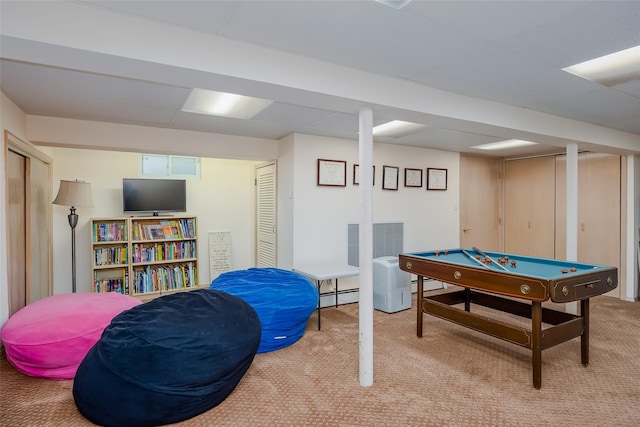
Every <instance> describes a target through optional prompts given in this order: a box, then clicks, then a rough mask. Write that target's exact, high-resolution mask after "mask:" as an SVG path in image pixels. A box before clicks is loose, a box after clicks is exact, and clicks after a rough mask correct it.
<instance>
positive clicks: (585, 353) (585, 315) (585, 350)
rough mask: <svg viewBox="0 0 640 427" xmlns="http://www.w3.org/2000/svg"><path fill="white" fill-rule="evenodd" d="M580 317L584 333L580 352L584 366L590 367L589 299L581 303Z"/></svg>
mask: <svg viewBox="0 0 640 427" xmlns="http://www.w3.org/2000/svg"><path fill="white" fill-rule="evenodd" d="M580 316H582V322H583V328H584V329H583V331H582V335H581V336H580V350H581V352H580V353H581V356H582V364H583V365H584V366H588V365H589V298H587V299H583V300H582V301H580Z"/></svg>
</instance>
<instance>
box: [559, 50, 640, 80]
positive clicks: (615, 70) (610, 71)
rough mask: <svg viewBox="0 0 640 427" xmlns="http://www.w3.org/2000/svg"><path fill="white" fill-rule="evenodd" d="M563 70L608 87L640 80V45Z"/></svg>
mask: <svg viewBox="0 0 640 427" xmlns="http://www.w3.org/2000/svg"><path fill="white" fill-rule="evenodd" d="M563 70H564V71H566V72H568V73H571V74H575V75H576V76H578V77H582V78H583V79H587V80H591V81H593V82H597V83H600V84H601V85H604V86H608V87H611V86H616V85H619V84H622V83H627V82H630V81H633V80H640V45H639V46H635V47H632V48H629V49H625V50H621V51H619V52H615V53H612V54H610V55H605V56H601V57H599V58H595V59H591V60H589V61H585V62H581V63H579V64H576V65H572V66H570V67H566V68H563Z"/></svg>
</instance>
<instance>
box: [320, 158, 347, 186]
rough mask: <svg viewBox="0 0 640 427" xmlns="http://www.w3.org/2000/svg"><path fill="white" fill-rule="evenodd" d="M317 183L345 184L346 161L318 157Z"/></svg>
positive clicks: (329, 184) (328, 184) (326, 184)
mask: <svg viewBox="0 0 640 427" xmlns="http://www.w3.org/2000/svg"><path fill="white" fill-rule="evenodd" d="M318 185H324V186H330V187H346V186H347V162H346V161H344V160H327V159H318Z"/></svg>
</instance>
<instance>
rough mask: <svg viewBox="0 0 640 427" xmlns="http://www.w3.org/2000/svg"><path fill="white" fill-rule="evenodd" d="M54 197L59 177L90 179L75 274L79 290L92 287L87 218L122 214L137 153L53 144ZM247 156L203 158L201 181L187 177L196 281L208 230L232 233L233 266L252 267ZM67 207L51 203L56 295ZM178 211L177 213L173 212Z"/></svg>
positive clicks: (66, 260)
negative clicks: (195, 244)
mask: <svg viewBox="0 0 640 427" xmlns="http://www.w3.org/2000/svg"><path fill="white" fill-rule="evenodd" d="M48 152H49V153H50V155H51V156H52V157H53V165H54V167H53V183H54V184H53V185H54V195H55V194H57V191H58V186H59V182H60V180H61V179H66V180H74V179H79V180H82V181H87V182H90V183H91V191H92V195H93V202H94V207H92V208H77V211H76V212H77V214H78V216H79V219H78V226H77V228H76V269H77V271H76V275H77V286H78V291H79V292H82V291H86V292H88V291H90V290H91V270H90V268H91V247H90V241H91V229H90V226H89V220H90V218H104V217H123V216H125V215H124V213H123V211H122V178H136V177H138V176H139V172H138V170H139V164H140V154H137V153H124V152H116V151H101V150H82V149H71V148H51V147H50V149H49V151H48ZM255 165H256V162H254V161H247V160H224V159H210V158H203V159H201V179H199V180H187V214H188V215H195V216H197V217H198V266H199V282H200V284H202V285H204V284H207V283H209V281H210V280H209V248H208V232H209V231H216V230H227V231H230V232H231V249H232V263H233V268H235V269H245V268H249V267H252V266H253V265H254V262H253V253H254V252H253V247H254V227H253V226H252V224H253V223H254V216H255V215H254V211H255V209H254V185H253V182H254V181H253V180H254V167H255ZM68 213H69V208H68V207H65V206H57V205H54V206H53V288H54V293H55V294H59V293H67V292H71V269H70V266H71V231H70V228H69V224H68V222H67V215H68ZM175 215H179V214H177V213H176V214H175Z"/></svg>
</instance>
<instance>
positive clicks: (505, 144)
mask: <svg viewBox="0 0 640 427" xmlns="http://www.w3.org/2000/svg"><path fill="white" fill-rule="evenodd" d="M535 144H536V143H535V142H531V141H523V140H521V139H508V140H506V141H497V142H490V143H488V144H480V145H473V146H472V147H471V148H478V149H480V150H502V149H505V148H516V147H524V146H527V145H535Z"/></svg>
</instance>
